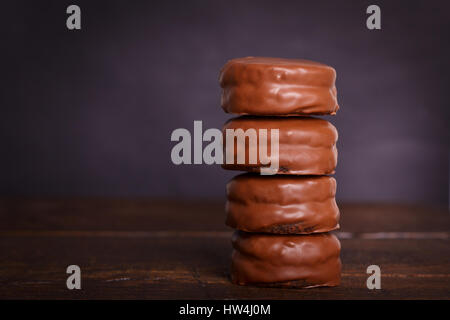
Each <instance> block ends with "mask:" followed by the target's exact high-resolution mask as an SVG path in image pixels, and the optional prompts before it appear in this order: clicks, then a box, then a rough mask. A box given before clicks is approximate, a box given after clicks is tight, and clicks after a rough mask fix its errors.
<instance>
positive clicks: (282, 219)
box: [226, 174, 339, 234]
mask: <svg viewBox="0 0 450 320" xmlns="http://www.w3.org/2000/svg"><path fill="white" fill-rule="evenodd" d="M335 195H336V180H335V179H334V178H332V177H329V176H279V175H275V176H260V175H257V174H242V175H239V176H236V177H234V178H233V179H232V180H231V181H230V182H229V183H228V184H227V202H226V213H227V219H226V224H227V225H228V226H230V227H232V228H234V229H238V230H242V231H247V232H268V233H277V234H310V233H319V232H327V231H331V230H335V229H338V228H339V209H338V207H337V205H336V200H335Z"/></svg>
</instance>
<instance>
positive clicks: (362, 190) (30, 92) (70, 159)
mask: <svg viewBox="0 0 450 320" xmlns="http://www.w3.org/2000/svg"><path fill="white" fill-rule="evenodd" d="M72 3H73V4H78V5H79V6H80V7H81V11H82V29H81V30H80V31H69V30H68V29H67V28H66V18H67V16H68V15H67V14H66V8H67V6H68V5H69V4H72ZM370 4H377V5H379V6H380V7H381V17H382V18H381V20H382V30H377V31H370V30H368V29H367V28H366V18H367V16H368V15H367V14H366V13H365V12H366V8H367V6H368V5H370ZM449 12H450V5H449V2H448V1H421V2H415V1H405V2H401V1H375V2H372V1H370V2H367V1H247V0H241V1H230V0H228V1H148V2H132V1H95V3H94V1H71V2H69V1H53V2H49V1H14V2H12V1H11V3H10V4H6V3H2V13H3V15H2V18H1V19H2V21H1V24H2V28H1V32H2V49H1V53H0V58H1V63H2V72H1V73H2V77H1V87H2V94H1V101H0V102H1V116H0V144H1V150H2V151H1V157H0V182H1V183H0V195H3V196H16V195H33V196H41V195H95V196H97V195H100V196H154V197H183V198H187V199H190V198H223V195H224V186H225V183H226V181H227V180H228V179H229V178H230V177H232V176H233V175H234V174H236V173H235V172H225V171H224V170H222V169H221V168H220V166H217V165H213V166H207V165H182V166H176V165H174V164H172V163H171V159H170V150H171V148H172V146H173V145H174V143H172V142H171V141H170V134H171V132H172V131H173V130H174V129H176V128H180V127H183V128H187V129H189V130H190V131H191V132H192V130H193V121H194V120H203V126H204V129H207V128H211V127H215V128H220V127H221V126H222V124H223V123H224V122H225V121H226V119H228V118H229V117H230V116H229V115H226V114H224V113H223V111H222V109H221V108H220V88H219V85H218V81H217V77H218V72H219V69H220V68H221V66H222V65H223V64H224V63H225V62H226V61H227V60H228V59H231V58H235V57H242V56H248V55H253V56H275V57H285V58H305V59H311V60H316V61H320V62H323V63H326V64H329V65H331V66H333V67H334V68H335V69H336V70H337V75H338V79H337V88H338V93H339V103H340V105H341V109H340V111H339V112H338V114H337V116H335V117H327V119H329V120H330V121H332V122H333V123H334V124H335V126H336V127H337V128H338V131H339V135H340V136H339V142H338V148H339V164H338V168H337V174H336V178H337V181H338V198H339V199H340V200H343V201H358V202H359V201H370V202H426V203H439V204H444V205H446V204H447V203H448V196H449V185H448V182H449V148H448V147H449V126H448V121H449V104H448V101H449V88H448V85H449V80H448V79H449V71H450V70H449V62H448V61H449V58H448V57H449V56H450V50H449V49H450V42H449V41H448V40H449V35H450V34H449V29H450V23H449V21H450V19H449V15H450V13H449Z"/></svg>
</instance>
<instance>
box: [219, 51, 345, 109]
mask: <svg viewBox="0 0 450 320" xmlns="http://www.w3.org/2000/svg"><path fill="white" fill-rule="evenodd" d="M335 80H336V71H335V70H334V69H333V68H332V67H330V66H327V65H324V64H321V63H318V62H313V61H308V60H298V59H280V58H262V57H246V58H238V59H233V60H230V61H228V62H227V63H226V64H225V65H224V66H223V68H222V70H221V72H220V75H219V82H220V86H221V87H222V88H223V91H222V108H223V109H224V110H225V112H228V113H234V114H250V115H282V116H286V115H314V114H316V115H324V114H335V113H336V111H337V110H338V109H339V106H338V103H337V96H336V86H335Z"/></svg>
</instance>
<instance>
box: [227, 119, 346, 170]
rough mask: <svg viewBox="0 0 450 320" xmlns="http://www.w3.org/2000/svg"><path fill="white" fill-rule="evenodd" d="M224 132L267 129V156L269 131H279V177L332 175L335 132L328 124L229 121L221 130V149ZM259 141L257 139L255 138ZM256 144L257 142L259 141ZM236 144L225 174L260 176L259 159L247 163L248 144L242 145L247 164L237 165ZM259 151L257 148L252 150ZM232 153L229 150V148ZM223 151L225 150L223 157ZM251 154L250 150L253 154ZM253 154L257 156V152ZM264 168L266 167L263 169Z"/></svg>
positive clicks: (314, 122) (319, 122)
mask: <svg viewBox="0 0 450 320" xmlns="http://www.w3.org/2000/svg"><path fill="white" fill-rule="evenodd" d="M227 129H233V130H236V129H242V130H244V131H246V130H247V129H256V130H259V129H268V135H267V136H268V139H267V149H268V153H269V155H270V149H271V148H270V145H271V139H270V138H271V134H270V130H271V129H278V130H279V170H278V174H294V175H323V174H332V173H334V170H335V168H336V164H337V149H336V141H337V139H338V133H337V130H336V128H335V127H334V126H333V125H332V124H331V123H330V122H328V121H326V120H323V119H317V118H311V117H251V116H243V117H238V118H234V119H231V120H230V121H228V122H227V123H225V125H224V127H223V135H224V148H226V139H225V136H226V130H227ZM258 139H259V138H258ZM235 140H237V139H235ZM258 141H259V140H258ZM236 145H237V143H236V141H235V143H234V146H235V148H234V153H235V154H234V164H227V163H224V164H223V165H222V167H223V168H224V169H228V170H242V171H248V172H260V168H261V167H262V166H263V165H262V164H261V163H260V161H259V159H258V162H257V163H255V164H250V163H249V157H248V153H249V143H246V145H245V152H246V161H245V163H244V164H238V163H237V147H236ZM255 147H256V148H258V147H257V146H255ZM230 149H231V148H230ZM225 150H226V149H224V154H225V153H226V152H225ZM252 151H253V150H252ZM256 154H259V149H258V150H257V152H256ZM265 166H266V167H267V166H268V165H265Z"/></svg>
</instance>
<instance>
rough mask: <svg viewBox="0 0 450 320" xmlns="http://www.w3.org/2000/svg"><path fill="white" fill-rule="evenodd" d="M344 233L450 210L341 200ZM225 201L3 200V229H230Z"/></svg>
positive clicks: (427, 220) (446, 222)
mask: <svg viewBox="0 0 450 320" xmlns="http://www.w3.org/2000/svg"><path fill="white" fill-rule="evenodd" d="M339 207H340V211H341V231H344V232H347V231H348V232H379V231H384V232H390V231H420V232H423V231H433V232H436V231H449V230H450V219H449V218H450V215H449V211H448V208H443V207H430V206H428V207H426V206H414V205H379V204H345V203H344V204H339ZM224 221H225V213H224V201H222V200H215V201H214V200H204V201H179V200H178V201H177V200H152V199H110V198H34V199H33V198H25V199H23V198H3V199H1V198H0V231H1V230H124V231H127V230H141V231H148V230H209V231H224V230H230V229H229V228H227V227H226V226H225V225H224Z"/></svg>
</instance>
